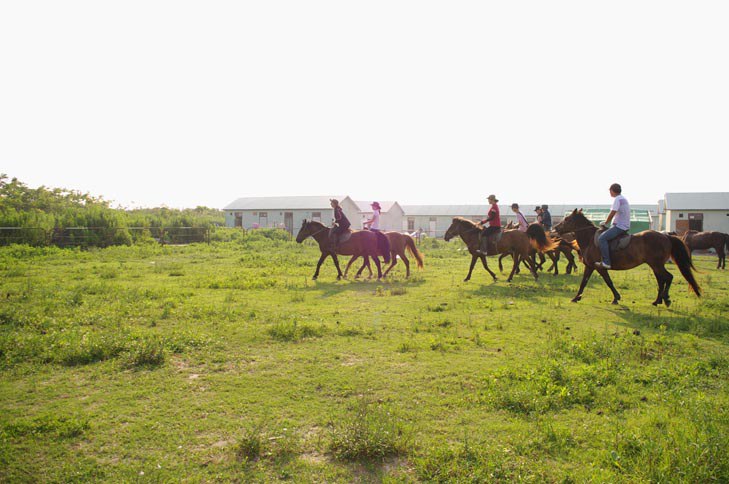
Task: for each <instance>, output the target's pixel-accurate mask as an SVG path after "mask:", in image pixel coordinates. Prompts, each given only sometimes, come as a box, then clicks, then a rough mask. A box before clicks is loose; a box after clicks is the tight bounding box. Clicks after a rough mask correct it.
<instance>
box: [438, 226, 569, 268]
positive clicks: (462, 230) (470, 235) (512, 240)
mask: <svg viewBox="0 0 729 484" xmlns="http://www.w3.org/2000/svg"><path fill="white" fill-rule="evenodd" d="M480 233H481V227H480V225H478V224H476V223H475V222H473V221H471V220H468V219H465V218H463V217H455V218H454V219H453V221H452V222H451V226H450V227H448V230H446V233H445V237H444V240H445V241H446V242H448V241H449V240H451V239H452V238H454V237H456V236H460V237H461V239H462V240H463V242H464V243H465V244H466V247H467V248H468V252H470V253H471V266H470V268H469V269H468V275H467V276H466V278H465V279H464V280H463V282H467V281H469V280H470V279H471V274H472V273H473V268H474V266H475V265H476V261H477V260H479V259H481V263H482V264H483V267H484V269H486V272H488V273H489V274H491V277H493V279H494V280H496V274H494V273H493V271H492V270H491V269H489V265H488V263H487V262H486V256H485V255H484V254H482V253H480V251H479V234H480ZM545 247H546V248H545V251H546V250H552V249H553V248H554V247H553V246H551V245H547V246H545ZM531 250H532V247H531V245H530V244H529V239H528V237H527V236H526V234H525V233H524V232H520V231H518V230H507V231H504V232H502V234H501V240H500V241H499V243H498V251H499V254H511V255H512V256H513V257H514V265H513V267H512V268H511V273H510V274H509V278H508V279H507V280H506V282H511V280H512V279H513V278H514V273H515V272H516V269H517V267H518V266H519V263H520V262H521V261H522V260H523V261H526V264H527V266H528V267H529V271H530V272H531V274H532V276H534V280H537V278H538V276H537V272H536V270H535V268H534V264H533V262H532V259H531V258H530V251H531Z"/></svg>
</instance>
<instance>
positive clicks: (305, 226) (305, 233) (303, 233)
mask: <svg viewBox="0 0 729 484" xmlns="http://www.w3.org/2000/svg"><path fill="white" fill-rule="evenodd" d="M310 235H311V231H310V230H309V222H307V221H306V219H304V221H303V222H301V228H300V229H299V233H298V234H296V242H297V243H299V244H300V243H302V242H303V241H305V240H306V238H307V237H309V236H310Z"/></svg>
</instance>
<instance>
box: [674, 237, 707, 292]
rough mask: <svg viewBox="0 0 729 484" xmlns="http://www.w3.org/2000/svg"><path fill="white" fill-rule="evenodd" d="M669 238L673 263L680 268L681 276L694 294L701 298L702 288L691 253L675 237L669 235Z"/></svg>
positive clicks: (682, 242)
mask: <svg viewBox="0 0 729 484" xmlns="http://www.w3.org/2000/svg"><path fill="white" fill-rule="evenodd" d="M668 238H669V239H671V258H672V259H673V262H674V263H675V264H676V265H677V266H678V269H679V270H680V271H681V275H682V276H683V277H684V279H686V281H687V282H688V283H689V287H690V288H691V290H692V291H693V292H694V294H696V295H697V296H699V297H701V288H700V287H699V283H698V282H696V278H694V273H693V271H695V270H696V267H694V263H693V261H692V260H691V252H689V250H688V247H686V243H685V242H684V241H683V240H681V239H679V238H678V237H676V236H675V235H669V236H668Z"/></svg>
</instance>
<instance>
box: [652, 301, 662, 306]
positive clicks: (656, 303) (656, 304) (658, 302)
mask: <svg viewBox="0 0 729 484" xmlns="http://www.w3.org/2000/svg"><path fill="white" fill-rule="evenodd" d="M651 304H652V305H654V306H658V305H659V304H661V303H660V301H653V302H652V303H651Z"/></svg>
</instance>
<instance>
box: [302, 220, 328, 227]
mask: <svg viewBox="0 0 729 484" xmlns="http://www.w3.org/2000/svg"><path fill="white" fill-rule="evenodd" d="M306 223H307V225H315V226H317V227H324V226H325V225H324V224H323V223H321V222H317V221H316V220H307V221H306Z"/></svg>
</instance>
